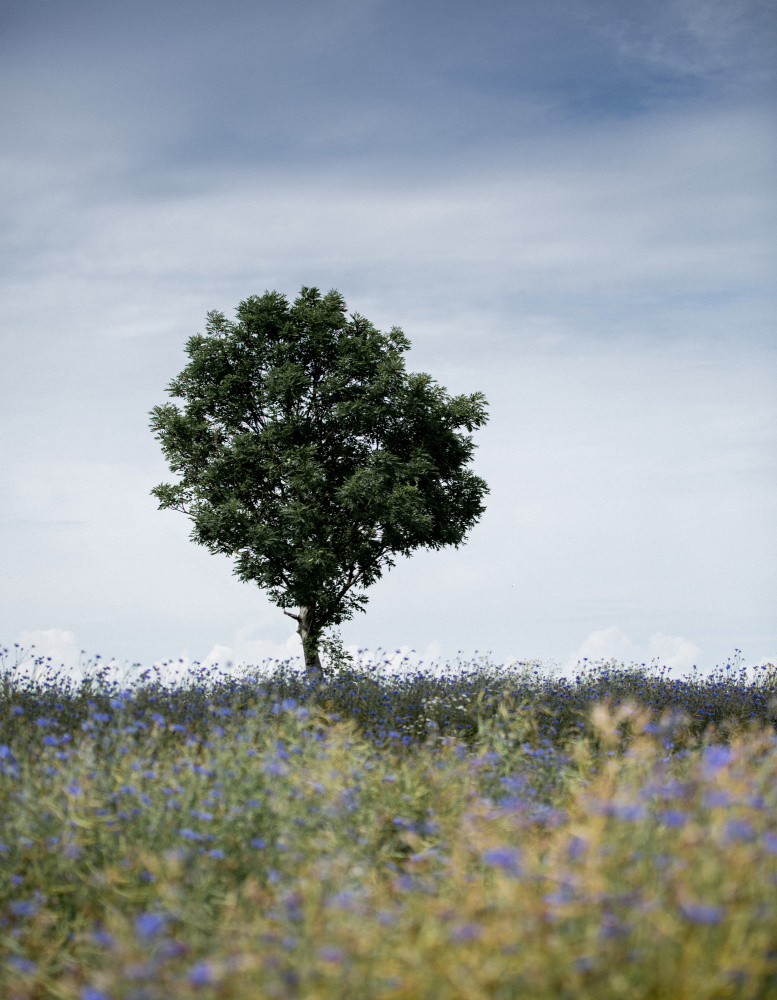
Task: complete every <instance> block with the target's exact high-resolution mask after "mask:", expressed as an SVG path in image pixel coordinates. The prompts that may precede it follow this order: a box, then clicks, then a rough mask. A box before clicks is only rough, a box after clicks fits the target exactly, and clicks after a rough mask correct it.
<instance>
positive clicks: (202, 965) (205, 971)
mask: <svg viewBox="0 0 777 1000" xmlns="http://www.w3.org/2000/svg"><path fill="white" fill-rule="evenodd" d="M215 981H216V970H215V969H214V968H213V965H212V963H211V962H198V963H197V964H196V965H193V966H192V967H191V969H190V970H189V982H190V983H191V984H192V986H209V985H210V984H211V983H214V982H215Z"/></svg>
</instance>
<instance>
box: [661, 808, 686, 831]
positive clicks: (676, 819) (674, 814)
mask: <svg viewBox="0 0 777 1000" xmlns="http://www.w3.org/2000/svg"><path fill="white" fill-rule="evenodd" d="M658 818H659V819H660V821H661V822H662V823H663V824H664V826H669V827H672V828H673V829H680V828H682V827H684V826H685V824H686V823H687V822H688V814H687V813H684V812H682V810H680V809H665V810H664V812H662V813H660V814H659V817H658Z"/></svg>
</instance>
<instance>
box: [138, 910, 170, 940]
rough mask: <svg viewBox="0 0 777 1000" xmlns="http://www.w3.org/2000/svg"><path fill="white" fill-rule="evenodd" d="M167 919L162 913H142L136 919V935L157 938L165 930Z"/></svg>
mask: <svg viewBox="0 0 777 1000" xmlns="http://www.w3.org/2000/svg"><path fill="white" fill-rule="evenodd" d="M166 923H167V920H166V918H165V917H164V916H163V914H161V913H141V914H140V916H139V917H136V918H135V933H136V934H137V935H138V937H142V938H152V937H156V936H157V934H159V933H160V932H161V931H163V930H164V929H165V925H166Z"/></svg>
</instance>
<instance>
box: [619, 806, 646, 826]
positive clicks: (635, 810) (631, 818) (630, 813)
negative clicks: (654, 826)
mask: <svg viewBox="0 0 777 1000" xmlns="http://www.w3.org/2000/svg"><path fill="white" fill-rule="evenodd" d="M612 814H613V816H615V817H616V818H617V819H622V820H625V821H626V822H627V823H638V822H639V820H641V819H644V817H645V807H644V806H643V805H642V803H641V802H624V803H621V804H620V805H616V806H615V807H614V808H613V811H612Z"/></svg>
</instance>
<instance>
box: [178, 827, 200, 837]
mask: <svg viewBox="0 0 777 1000" xmlns="http://www.w3.org/2000/svg"><path fill="white" fill-rule="evenodd" d="M178 833H179V834H180V835H181V836H182V837H186V839H187V840H202V834H199V833H195V832H194V830H190V829H189V828H188V827H186V826H185V827H184V828H183V830H179V831H178Z"/></svg>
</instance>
